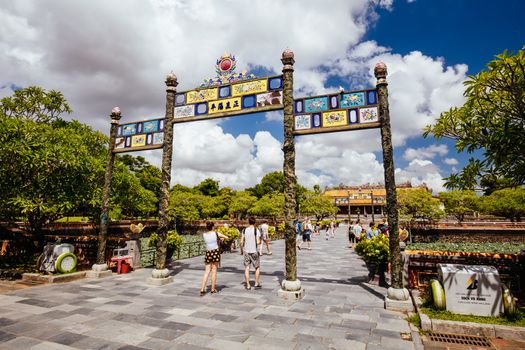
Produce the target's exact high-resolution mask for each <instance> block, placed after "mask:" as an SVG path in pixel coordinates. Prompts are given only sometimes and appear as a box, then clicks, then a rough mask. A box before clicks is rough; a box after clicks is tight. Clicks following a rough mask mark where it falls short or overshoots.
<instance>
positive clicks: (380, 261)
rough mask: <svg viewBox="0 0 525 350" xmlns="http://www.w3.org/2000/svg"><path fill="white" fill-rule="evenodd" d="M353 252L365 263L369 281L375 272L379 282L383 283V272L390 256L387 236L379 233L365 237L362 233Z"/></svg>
mask: <svg viewBox="0 0 525 350" xmlns="http://www.w3.org/2000/svg"><path fill="white" fill-rule="evenodd" d="M355 252H356V253H357V255H359V256H361V257H362V258H363V260H364V261H365V263H366V267H367V268H368V272H369V273H368V280H369V282H370V281H371V280H373V279H374V276H375V275H376V274H379V284H380V285H385V284H386V280H385V272H386V270H387V267H388V260H389V258H390V246H389V242H388V236H387V235H383V234H380V235H379V236H375V237H372V238H370V239H366V235H365V234H362V235H361V239H360V240H359V243H357V245H356V246H355Z"/></svg>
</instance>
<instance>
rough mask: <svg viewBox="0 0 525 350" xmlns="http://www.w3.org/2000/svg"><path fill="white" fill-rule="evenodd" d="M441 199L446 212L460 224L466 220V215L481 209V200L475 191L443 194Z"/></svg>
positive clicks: (457, 191) (440, 195)
mask: <svg viewBox="0 0 525 350" xmlns="http://www.w3.org/2000/svg"><path fill="white" fill-rule="evenodd" d="M439 198H440V199H441V201H442V202H443V204H444V205H445V212H446V213H447V214H451V215H453V216H454V217H456V219H458V220H459V221H460V222H461V221H463V220H465V215H466V214H471V213H474V212H475V211H477V210H478V209H479V198H478V196H477V195H476V193H475V192H474V191H467V190H464V191H460V190H456V191H450V192H442V193H440V194H439Z"/></svg>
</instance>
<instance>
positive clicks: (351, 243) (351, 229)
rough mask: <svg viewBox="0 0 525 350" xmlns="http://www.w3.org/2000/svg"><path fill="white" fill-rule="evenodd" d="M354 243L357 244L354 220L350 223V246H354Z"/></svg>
mask: <svg viewBox="0 0 525 350" xmlns="http://www.w3.org/2000/svg"><path fill="white" fill-rule="evenodd" d="M353 244H355V236H354V222H353V221H350V222H349V223H348V248H352V246H353Z"/></svg>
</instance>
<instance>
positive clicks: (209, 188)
mask: <svg viewBox="0 0 525 350" xmlns="http://www.w3.org/2000/svg"><path fill="white" fill-rule="evenodd" d="M193 189H194V190H196V191H198V192H200V193H201V194H203V195H205V196H212V197H215V196H218V195H219V181H215V180H213V179H211V178H207V179H204V180H203V181H202V182H201V183H200V184H198V185H197V186H195V187H194V188H193Z"/></svg>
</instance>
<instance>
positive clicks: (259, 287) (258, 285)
mask: <svg viewBox="0 0 525 350" xmlns="http://www.w3.org/2000/svg"><path fill="white" fill-rule="evenodd" d="M253 287H254V288H255V289H261V288H262V286H261V285H260V284H256V285H255V286H253Z"/></svg>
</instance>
